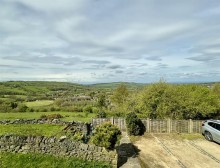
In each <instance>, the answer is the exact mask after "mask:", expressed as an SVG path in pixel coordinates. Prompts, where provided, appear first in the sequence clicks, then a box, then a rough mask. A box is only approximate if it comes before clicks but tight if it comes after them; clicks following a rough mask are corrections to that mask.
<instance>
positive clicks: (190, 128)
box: [188, 119, 193, 133]
mask: <svg viewBox="0 0 220 168" xmlns="http://www.w3.org/2000/svg"><path fill="white" fill-rule="evenodd" d="M188 132H189V133H193V122H192V119H189V131H188Z"/></svg>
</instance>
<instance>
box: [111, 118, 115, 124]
mask: <svg viewBox="0 0 220 168" xmlns="http://www.w3.org/2000/svg"><path fill="white" fill-rule="evenodd" d="M111 123H112V124H113V125H114V117H112V118H111Z"/></svg>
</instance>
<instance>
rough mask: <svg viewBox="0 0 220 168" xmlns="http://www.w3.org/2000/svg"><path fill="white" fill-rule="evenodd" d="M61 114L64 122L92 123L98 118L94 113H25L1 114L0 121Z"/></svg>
mask: <svg viewBox="0 0 220 168" xmlns="http://www.w3.org/2000/svg"><path fill="white" fill-rule="evenodd" d="M58 113H59V114H61V115H62V116H64V118H61V120H63V121H82V122H90V121H91V119H92V118H93V117H95V116H96V114H94V113H84V112H60V111H59V112H25V113H0V120H15V119H39V118H40V116H42V115H49V114H58Z"/></svg>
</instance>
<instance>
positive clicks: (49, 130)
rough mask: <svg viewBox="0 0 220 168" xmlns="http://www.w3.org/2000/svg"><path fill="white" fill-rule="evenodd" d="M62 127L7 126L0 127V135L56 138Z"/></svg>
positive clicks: (45, 125)
mask: <svg viewBox="0 0 220 168" xmlns="http://www.w3.org/2000/svg"><path fill="white" fill-rule="evenodd" d="M64 127H65V126H63V125H52V124H13V125H12V124H9V125H0V135H5V134H16V135H25V136H29V135H32V136H47V137H50V136H56V135H58V134H59V133H61V131H62V130H63V128H64Z"/></svg>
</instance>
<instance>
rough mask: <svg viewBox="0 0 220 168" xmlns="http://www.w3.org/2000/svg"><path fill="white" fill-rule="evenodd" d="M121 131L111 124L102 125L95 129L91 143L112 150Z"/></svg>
mask: <svg viewBox="0 0 220 168" xmlns="http://www.w3.org/2000/svg"><path fill="white" fill-rule="evenodd" d="M120 135H121V131H120V130H119V128H118V127H117V126H115V125H112V124H111V123H103V124H101V125H99V126H98V127H96V129H95V133H94V136H93V137H92V142H93V143H94V144H95V145H97V146H101V147H105V148H106V149H114V147H115V144H116V143H117V142H118V141H119V140H120Z"/></svg>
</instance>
